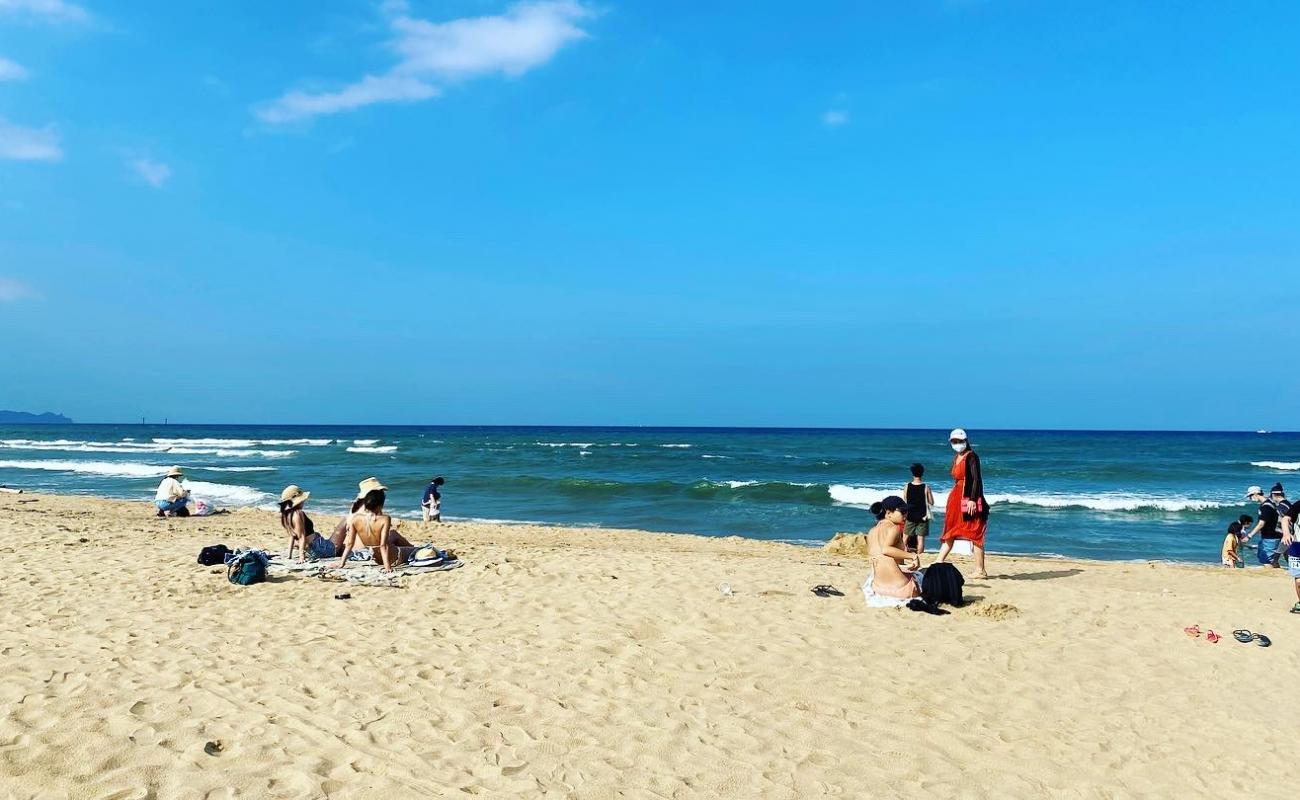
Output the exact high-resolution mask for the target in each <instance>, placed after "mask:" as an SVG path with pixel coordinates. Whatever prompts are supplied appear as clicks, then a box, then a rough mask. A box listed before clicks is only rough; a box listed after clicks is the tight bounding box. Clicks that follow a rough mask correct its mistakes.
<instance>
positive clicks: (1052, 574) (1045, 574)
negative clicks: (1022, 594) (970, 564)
mask: <svg viewBox="0 0 1300 800" xmlns="http://www.w3.org/2000/svg"><path fill="white" fill-rule="evenodd" d="M1082 572H1083V570H1081V569H1073V568H1071V569H1048V570H1043V571H1042V572H1022V573H1020V574H1018V575H990V576H989V577H988V578H986V579H985V580H990V581H1050V580H1052V579H1053V578H1069V577H1071V576H1073V575H1079V574H1080V573H1082Z"/></svg>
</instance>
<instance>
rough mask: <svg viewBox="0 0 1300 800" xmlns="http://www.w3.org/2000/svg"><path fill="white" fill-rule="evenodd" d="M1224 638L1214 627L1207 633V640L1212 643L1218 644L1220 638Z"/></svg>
mask: <svg viewBox="0 0 1300 800" xmlns="http://www.w3.org/2000/svg"><path fill="white" fill-rule="evenodd" d="M1222 638H1223V637H1222V636H1220V635H1219V634H1217V633H1215V632H1214V631H1213V629H1211V630H1210V632H1209V633H1207V634H1205V641H1207V642H1209V643H1210V644H1218V643H1219V640H1220V639H1222Z"/></svg>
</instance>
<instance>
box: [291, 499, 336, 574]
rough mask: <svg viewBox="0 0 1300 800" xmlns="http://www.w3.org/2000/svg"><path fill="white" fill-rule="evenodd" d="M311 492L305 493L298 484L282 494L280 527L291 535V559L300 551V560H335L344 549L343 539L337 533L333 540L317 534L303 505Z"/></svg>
mask: <svg viewBox="0 0 1300 800" xmlns="http://www.w3.org/2000/svg"><path fill="white" fill-rule="evenodd" d="M308 497H311V492H304V491H303V490H302V489H300V488H299V487H298V486H297V485H296V484H295V485H290V486H286V487H285V489H284V491H283V492H280V527H282V528H284V529H285V531H286V532H288V534H289V558H293V551H294V550H295V549H297V550H298V560H299V561H306V560H307V558H308V557H309V556H310V557H311V558H314V559H315V558H333V557H334V556H336V555H338V553H339V550H341V549H342V547H343V537H342V536H340V535H338V533H337V532H335V535H334V537H333V538H328V539H327V538H326V537H324V536H321V535H320V534H318V533H317V532H316V526H315V525H314V524H312V521H311V517H309V516H307V512H306V511H304V510H303V505H304V504H305V503H306V502H307V498H308Z"/></svg>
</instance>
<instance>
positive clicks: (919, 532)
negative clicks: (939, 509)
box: [903, 464, 934, 554]
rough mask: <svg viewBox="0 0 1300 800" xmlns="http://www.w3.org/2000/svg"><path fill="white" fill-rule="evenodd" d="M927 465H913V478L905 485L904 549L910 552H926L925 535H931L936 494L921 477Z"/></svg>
mask: <svg viewBox="0 0 1300 800" xmlns="http://www.w3.org/2000/svg"><path fill="white" fill-rule="evenodd" d="M924 475H925V467H923V466H921V465H920V464H913V465H912V480H911V482H909V483H908V484H906V485H905V486H903V499H904V500H906V501H907V520H906V521H905V522H904V523H903V549H904V550H906V551H907V552H909V553H918V554H920V553H924V552H925V537H926V536H928V535H930V506H932V505H934V494H933V493H932V492H931V491H930V487H929V485H928V484H926V483H924V482H923V481H922V480H921V478H922V477H923V476H924Z"/></svg>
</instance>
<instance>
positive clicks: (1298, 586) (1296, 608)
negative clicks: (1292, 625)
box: [1282, 503, 1300, 614]
mask: <svg viewBox="0 0 1300 800" xmlns="http://www.w3.org/2000/svg"><path fill="white" fill-rule="evenodd" d="M1297 519H1300V503H1294V504H1292V505H1291V507H1289V508H1288V509H1287V510H1286V514H1284V515H1282V547H1284V548H1285V550H1284V551H1283V552H1284V553H1285V558H1286V571H1287V574H1288V575H1290V576H1291V579H1292V580H1294V581H1295V597H1296V604H1295V605H1293V606H1291V613H1292V614H1300V541H1296V539H1297V536H1296V535H1297V534H1300V525H1298V524H1297Z"/></svg>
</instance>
